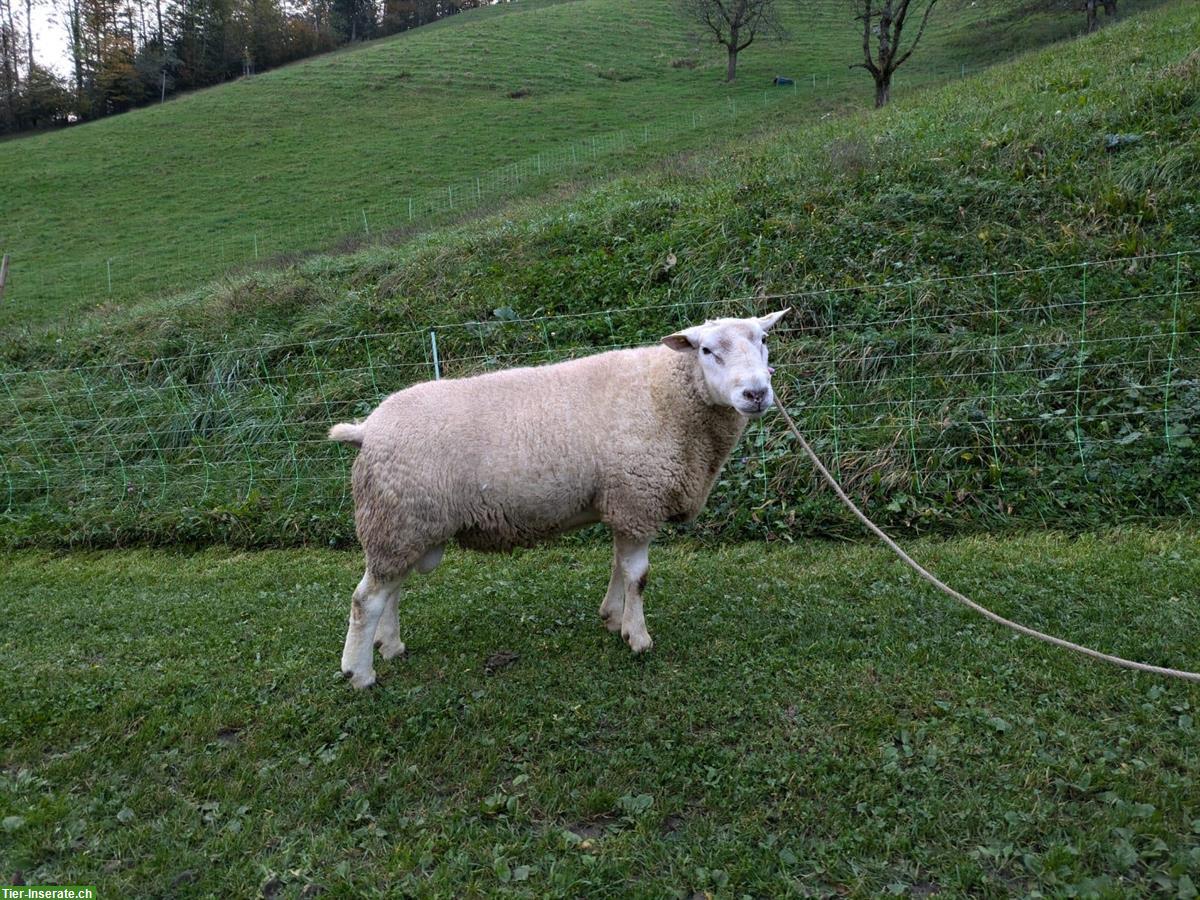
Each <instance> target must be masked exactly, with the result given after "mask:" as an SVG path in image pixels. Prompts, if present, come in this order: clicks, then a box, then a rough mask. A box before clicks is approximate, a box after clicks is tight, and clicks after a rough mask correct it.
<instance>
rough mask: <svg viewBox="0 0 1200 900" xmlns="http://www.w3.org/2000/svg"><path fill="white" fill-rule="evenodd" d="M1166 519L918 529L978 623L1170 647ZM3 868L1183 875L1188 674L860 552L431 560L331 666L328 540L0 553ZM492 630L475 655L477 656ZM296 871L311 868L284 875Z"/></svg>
mask: <svg viewBox="0 0 1200 900" xmlns="http://www.w3.org/2000/svg"><path fill="white" fill-rule="evenodd" d="M1198 540H1200V532H1197V531H1196V530H1195V529H1194V527H1191V526H1189V527H1186V528H1179V529H1165V530H1148V529H1125V530H1119V531H1109V532H1103V533H1097V534H1091V535H1085V536H1082V537H1077V538H1076V537H1064V536H1062V535H1059V534H1054V533H1044V534H1040V535H1035V536H1021V537H1007V538H1001V539H997V538H991V537H981V538H973V539H957V540H952V541H946V542H939V541H932V540H923V541H920V542H917V543H915V544H914V545H913V547H912V549H913V552H914V553H915V555H916V556H917V557H918V558H919V559H921V560H923V561H926V562H928V564H929V565H930V566H931V567H932V568H933V569H934V570H936V571H937V572H939V573H940V574H941V575H942V576H943V577H945V578H946V579H947V580H948V581H949V582H950V583H951V584H953V585H955V586H957V587H959V588H961V589H962V590H964V591H966V592H967V593H969V594H971V595H974V596H975V597H976V598H977V599H979V600H981V601H983V602H985V603H987V604H990V605H994V606H995V608H996V609H997V610H998V611H1000V612H1002V613H1004V614H1007V615H1011V616H1014V617H1015V618H1017V619H1019V620H1022V621H1024V622H1027V623H1030V624H1033V625H1035V626H1037V627H1042V628H1046V629H1048V630H1050V631H1051V632H1055V633H1058V634H1063V635H1066V636H1069V637H1072V638H1074V639H1077V640H1080V641H1082V642H1084V643H1086V644H1089V645H1093V646H1097V647H1100V648H1103V649H1106V650H1109V651H1113V652H1116V653H1120V654H1123V655H1127V656H1132V657H1136V658H1138V659H1142V660H1146V661H1150V662H1155V663H1160V664H1166V665H1171V666H1177V667H1184V668H1191V669H1196V668H1197V667H1198V666H1200V657H1198V656H1197V653H1196V640H1195V636H1196V634H1197V633H1200V595H1198V594H1197V589H1196V586H1197V584H1200V558H1198V557H1197V555H1196V553H1195V548H1196V546H1197V541H1198ZM2 564H3V566H4V569H5V573H6V576H5V579H4V584H3V587H0V597H2V600H0V605H2V606H3V608H4V609H5V621H6V624H5V629H4V634H3V637H2V638H0V647H2V649H3V655H4V660H5V665H4V667H3V670H2V674H0V686H2V689H0V748H2V749H0V815H2V817H3V819H4V828H3V830H0V880H5V881H8V882H11V881H13V880H14V878H15V873H18V872H19V873H20V874H21V877H23V878H24V879H25V881H27V882H30V883H54V882H58V883H87V884H96V885H98V886H99V887H100V889H101V896H102V897H117V896H172V897H182V896H207V895H213V894H220V893H223V892H228V891H232V893H234V894H237V895H240V896H248V895H253V894H254V893H255V892H256V891H258V890H259V889H261V890H262V891H263V892H264V893H266V894H268V895H269V894H270V893H271V892H272V891H273V890H275V889H277V888H280V887H281V888H282V893H281V894H280V896H310V895H311V893H309V894H304V893H302V891H304V889H305V888H306V887H307V886H308V885H320V886H321V887H323V888H324V890H325V891H326V894H325V895H326V896H364V895H368V896H370V895H388V896H395V895H397V894H417V895H423V896H458V897H462V896H484V895H489V896H490V895H495V894H500V893H509V894H513V895H517V896H571V897H574V896H617V895H622V896H628V895H633V896H645V897H652V896H653V897H663V896H680V897H686V896H690V895H691V894H692V892H694V891H710V892H712V893H713V894H714V896H717V897H738V896H746V895H750V896H785V895H786V896H828V895H831V894H834V893H837V894H848V895H850V896H861V897H866V896H879V895H881V894H884V893H896V894H906V895H910V896H927V895H929V894H931V893H933V892H935V891H938V892H940V895H941V896H945V897H957V896H966V895H971V896H1008V895H1012V894H1021V895H1030V894H1032V892H1035V891H1040V892H1041V893H1042V895H1044V896H1084V897H1118V896H1148V895H1151V894H1155V895H1162V896H1171V897H1176V896H1178V897H1188V896H1193V895H1194V894H1193V893H1192V892H1193V891H1194V887H1195V885H1196V884H1198V883H1200V802H1198V798H1200V740H1198V738H1200V733H1198V730H1197V715H1196V713H1197V703H1200V692H1198V691H1197V689H1196V688H1195V687H1194V686H1187V685H1185V684H1183V683H1181V682H1171V681H1166V680H1161V679H1157V678H1152V677H1145V676H1138V675H1134V674H1131V673H1128V672H1125V671H1121V670H1117V669H1113V668H1110V667H1106V666H1101V665H1098V664H1096V663H1092V662H1088V661H1085V660H1083V659H1082V658H1080V657H1076V656H1072V655H1069V654H1066V653H1064V652H1062V651H1060V650H1056V649H1053V648H1049V647H1046V646H1044V645H1040V644H1036V643H1032V642H1029V641H1027V640H1025V639H1021V638H1017V637H1015V636H1013V635H1011V634H1010V633H1008V632H1006V631H1003V630H999V629H997V628H996V627H994V626H992V625H990V624H988V623H986V622H984V621H983V620H981V619H979V618H977V617H974V616H973V615H971V614H970V613H968V612H966V611H964V610H962V609H960V608H958V607H956V606H955V605H954V604H952V603H951V602H950V601H949V600H947V599H946V598H944V597H941V596H940V595H936V594H934V593H933V592H932V591H931V590H930V589H928V588H927V587H926V586H924V585H923V583H921V582H919V581H918V580H917V579H916V578H915V576H913V575H912V574H911V573H909V572H908V571H907V570H905V569H903V568H902V567H901V566H900V565H899V564H898V563H897V562H895V561H894V560H893V558H892V557H891V556H890V555H888V554H887V552H886V551H885V550H883V549H882V548H879V547H878V546H876V545H869V544H866V543H859V544H845V545H834V544H829V543H805V544H802V545H800V546H796V547H779V546H775V547H766V546H763V545H753V544H745V545H725V546H720V547H706V546H703V545H701V544H697V543H692V542H684V543H673V544H668V545H664V546H661V547H658V548H656V549H655V550H654V551H653V560H652V564H653V574H652V577H651V586H650V589H649V593H648V603H647V610H648V615H649V621H648V624H649V628H650V631H651V633H652V634H653V635H654V637H655V642H656V643H655V648H654V650H653V651H652V652H651V653H650V654H649V655H647V656H646V657H644V658H634V657H632V656H631V655H630V653H629V652H628V650H627V648H625V646H624V645H623V644H622V643H621V642H620V641H619V639H618V638H616V637H614V636H613V635H610V634H608V633H607V632H606V631H604V629H603V628H602V627H601V625H600V623H599V621H598V618H597V615H596V607H597V606H598V604H599V600H600V596H601V594H602V593H603V589H604V585H605V583H606V579H607V568H606V567H607V564H608V551H607V549H606V548H601V547H596V546H590V547H582V548H581V547H569V546H560V547H558V548H552V549H546V550H539V551H536V552H524V553H520V554H518V555H517V556H515V557H513V558H496V557H482V556H473V555H467V554H463V553H459V552H454V551H452V552H451V553H450V554H449V555H448V557H447V559H446V561H445V563H444V564H443V566H442V567H441V568H440V569H439V570H437V571H436V572H435V573H434V574H433V575H432V576H429V577H428V578H421V579H417V580H415V581H413V582H412V583H411V584H410V589H409V591H408V593H407V594H406V599H405V600H404V601H403V603H402V606H401V608H402V612H401V622H402V634H403V636H404V638H405V639H406V640H407V642H408V645H409V648H410V650H409V655H408V656H407V657H406V658H404V659H401V660H396V661H393V662H390V663H382V664H380V666H379V674H380V682H379V683H378V684H377V685H376V687H375V688H373V689H372V690H370V691H369V692H366V693H354V692H352V691H351V689H350V688H349V687H348V686H347V685H346V684H345V683H344V682H343V681H342V680H341V678H340V676H339V674H338V671H337V669H338V655H339V652H340V644H341V639H342V636H343V631H344V627H345V616H346V610H347V597H348V594H349V592H350V590H351V588H352V586H353V584H354V583H355V581H356V579H357V577H358V574H359V557H358V555H357V554H352V553H336V552H329V551H307V552H298V551H270V552H264V553H235V552H231V551H229V550H210V551H206V552H203V553H199V554H195V555H185V554H178V553H167V552H155V551H132V552H113V553H106V554H71V555H51V554H48V553H41V552H20V553H13V554H6V555H4V557H3V562H2ZM500 651H508V652H511V653H516V654H518V659H517V660H516V662H515V663H513V664H512V665H510V666H508V667H505V668H501V669H500V670H499V671H496V672H494V673H493V674H487V673H486V672H485V665H486V663H487V661H488V660H489V658H491V657H492V655H493V654H496V653H498V652H500ZM309 890H310V892H311V890H312V889H311V888H310V889H309Z"/></svg>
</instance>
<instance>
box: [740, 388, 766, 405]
mask: <svg viewBox="0 0 1200 900" xmlns="http://www.w3.org/2000/svg"><path fill="white" fill-rule="evenodd" d="M742 396H743V397H745V398H746V399H747V400H749V401H750V402H751V403H762V402H763V401H764V400H765V399H767V389H766V388H759V389H758V390H756V391H752V390H750V389H749V388H747V389H746V390H744V391H742Z"/></svg>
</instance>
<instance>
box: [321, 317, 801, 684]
mask: <svg viewBox="0 0 1200 900" xmlns="http://www.w3.org/2000/svg"><path fill="white" fill-rule="evenodd" d="M787 312H788V310H787V309H784V310H781V311H779V312H775V313H771V314H770V315H767V316H762V317H756V318H744V319H735V318H726V319H715V320H709V321H707V322H705V323H704V324H703V325H697V326H694V327H692V328H687V329H684V330H682V331H678V332H676V333H674V334H670V335H667V336H666V337H664V338H663V339H662V340H661V342H660V343H659V344H656V345H650V346H646V347H639V348H636V349H630V350H615V351H611V352H608V353H600V354H597V355H594V356H587V357H583V358H581V359H575V360H571V361H568V362H561V363H556V364H552V365H545V366H538V367H532V368H518V369H507V370H503V371H498V372H491V373H487V374H483V375H476V376H473V377H470V378H462V379H444V380H440V381H430V382H424V383H421V384H417V385H414V386H412V387H409V388H406V389H405V390H402V391H399V392H397V393H394V394H392V395H391V396H389V397H387V398H386V399H385V400H384V401H383V402H382V403H380V404H379V406H378V407H376V409H375V410H374V411H373V412H372V413H371V414H370V415H369V416H368V417H367V418H366V419H365V420H364V421H362V422H361V423H358V424H351V423H346V422H343V423H340V424H337V425H334V426H333V427H332V428H331V429H330V431H329V437H330V439H331V440H334V441H340V442H342V443H344V444H348V445H352V446H354V447H357V448H359V452H358V455H357V457H356V458H355V461H354V466H353V472H352V481H353V492H354V505H355V527H356V530H357V533H358V538H359V542H360V543H361V545H362V548H363V550H364V552H365V555H366V571H365V572H364V574H363V576H362V580H361V581H360V582H359V584H358V587H357V588H356V589H355V591H354V594H353V597H352V600H351V604H350V620H349V627H348V629H347V632H346V642H345V645H344V647H343V650H342V664H341V665H342V673H343V675H344V676H345V677H346V678H348V679H350V681H351V684H352V685H353V686H354V687H355V688H360V689H361V688H366V687H369V686H370V685H372V684H374V682H375V671H374V659H373V658H374V653H373V650H372V646H374V647H376V648H378V649H379V651H380V655H381V656H382V657H383V658H384V659H391V658H393V657H395V656H397V655H399V654H401V653H403V652H404V649H405V648H404V643H403V642H402V641H401V640H400V638H399V633H398V631H399V623H398V617H397V602H398V597H399V591H400V586H401V583H402V582H403V580H404V578H405V577H406V576H407V575H408V574H409V573H410V572H411V571H412V570H414V569H415V570H416V571H417V572H418V573H422V574H425V573H428V572H431V571H432V570H433V569H434V568H435V567H436V566H437V565H438V563H439V562H440V561H441V559H442V551H443V548H444V547H445V545H446V543H447V542H448V541H449V540H451V539H454V540H455V541H457V542H458V544H459V545H461V546H463V547H465V548H468V549H473V550H481V551H492V552H505V551H511V550H513V549H514V548H517V547H528V546H532V545H535V544H538V543H541V542H543V541H547V540H550V539H552V538H554V537H556V536H559V535H561V534H564V533H566V532H568V531H572V530H574V529H577V528H582V527H584V526H587V525H591V524H594V523H597V522H602V523H604V524H606V525H607V526H608V527H609V528H610V529H611V531H612V536H613V563H612V573H611V576H610V578H609V582H608V590H607V591H606V592H605V595H604V600H603V602H602V603H601V604H600V618H601V619H602V620H603V622H604V624H605V626H606V627H607V628H608V630H609V631H612V632H617V631H619V632H620V633H621V637H622V638H623V639H624V640H625V641H626V643H628V645H629V647H630V649H631V650H632V651H633V652H634V653H635V654H637V653H644V652H645V651H647V650H649V649H650V648H651V647H652V646H653V641H652V640H651V638H650V635H649V633H648V632H647V631H646V622H645V616H644V613H643V608H642V596H643V593H644V592H645V589H646V580H647V577H648V574H649V547H650V541H651V539H652V538H653V537H654V535H655V534H656V532H657V531H658V530H659V528H660V527H661V526H662V525H663V523H665V522H687V521H690V520H692V519H694V518H695V517H696V516H697V515H698V514H699V513H700V511H701V510H702V509H703V508H704V505H705V503H706V502H707V500H708V495H709V492H710V491H711V490H712V486H713V483H714V482H715V481H716V478H717V474H718V473H719V472H720V470H721V467H722V466H723V465H724V464H725V461H726V460H727V459H728V458H729V454H730V452H731V451H732V450H733V447H734V445H735V444H736V443H737V441H738V439H739V438H740V437H741V434H742V432H743V430H744V429H745V427H746V424H747V422H748V421H749V420H750V419H751V418H757V417H759V416H761V415H762V414H763V413H765V412H766V411H767V410H768V409H769V408H770V407H771V406H772V404H773V403H774V399H775V398H774V394H773V392H772V388H771V377H770V376H771V373H772V372H773V370H772V369H771V368H770V367H769V366H768V365H767V356H768V354H767V346H766V334H767V332H768V331H769V330H770V329H771V328H772V326H774V325H775V323H776V322H778V321H779V320H780V318H782V317H783V315H784V314H785V313H787Z"/></svg>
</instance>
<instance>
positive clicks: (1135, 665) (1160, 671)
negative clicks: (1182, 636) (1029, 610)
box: [778, 403, 1200, 682]
mask: <svg viewBox="0 0 1200 900" xmlns="http://www.w3.org/2000/svg"><path fill="white" fill-rule="evenodd" d="M778 406H779V412H780V414H781V415H782V416H783V420H784V421H785V422H787V424H788V428H790V429H792V434H794V435H795V436H796V440H798V441H799V442H800V446H801V447H803V448H804V452H805V453H807V454H808V458H809V459H811V460H812V464H813V465H814V466H816V467H817V471H818V472H820V473H821V477H822V478H824V479H825V481H826V482H827V483H828V484H829V486H830V487H831V488H833V492H834V493H835V494H837V495H838V499H840V500H841V501H842V502H843V503H845V504H846V506H847V508H849V510H850V511H851V512H852V513H854V515H855V516H856V517H857V518H858V521H860V522H862V523H863V525H865V526H866V527H867V529H868V530H869V531H870V532H871V533H872V534H874V535H875V536H876V537H877V538H879V539H880V540H881V541H883V542H884V543H885V544H887V545H888V547H889V548H890V549H891V551H892V552H893V553H895V554H896V555H897V556H898V557H900V559H902V560H903V561H904V562H905V563H907V564H908V565H909V566H910V567H911V568H912V570H913V571H914V572H916V573H917V574H918V575H920V576H921V577H922V578H924V579H925V580H926V581H928V582H929V583H930V584H932V585H933V586H934V587H936V588H937V589H938V590H939V591H941V592H942V593H943V594H947V595H949V596H950V597H953V598H954V599H955V600H957V601H958V602H959V603H961V604H962V605H963V606H966V607H967V608H968V609H973V610H975V612H977V613H979V614H980V615H981V616H983V617H984V618H986V619H991V620H992V621H993V622H996V623H998V624H1000V625H1003V626H1004V627H1006V628H1011V629H1012V630H1013V631H1016V632H1018V633H1020V634H1024V635H1027V636H1029V637H1031V638H1036V639H1037V640H1039V641H1045V642H1046V643H1047V644H1054V646H1056V647H1065V648H1066V649H1068V650H1074V651H1075V652H1076V653H1082V654H1083V655H1084V656H1090V657H1091V658H1092V659H1099V660H1103V661H1104V662H1107V663H1112V664H1113V665H1114V666H1122V667H1124V668H1126V669H1136V670H1137V671H1139V672H1153V673H1155V674H1156V675H1168V676H1170V677H1171V678H1182V679H1184V680H1185V681H1195V682H1200V672H1184V671H1182V670H1180V669H1168V668H1166V667H1164V666H1152V665H1149V664H1147V663H1140V662H1134V661H1133V660H1130V659H1122V658H1121V657H1119V656H1112V655H1110V654H1108V653H1101V652H1100V651H1099V650H1093V649H1091V648H1090V647H1083V646H1081V645H1079V644H1073V643H1071V642H1070V641H1064V640H1063V639H1062V638H1056V637H1054V636H1053V635H1049V634H1045V633H1043V632H1041V631H1038V630H1037V629H1034V628H1030V627H1028V626H1026V625H1021V624H1020V623H1018V622H1013V621H1012V620H1011V619H1006V618H1004V617H1003V616H998V615H996V613H994V612H992V611H991V610H990V609H987V608H985V607H982V606H980V605H979V604H978V603H976V602H975V601H974V600H972V599H971V598H970V597H967V596H965V595H964V594H960V593H959V592H958V591H956V590H954V588H952V587H950V586H948V585H947V584H945V583H944V582H943V581H941V579H939V578H938V577H937V576H936V575H934V574H933V573H932V572H930V571H928V570H927V569H926V568H925V567H924V566H922V565H921V564H920V563H918V562H917V561H916V560H914V559H913V558H912V557H911V556H909V555H908V554H907V553H905V552H904V551H903V550H902V549H900V546H899V545H898V544H897V543H896V542H895V541H893V540H892V539H891V538H890V537H888V536H887V535H886V534H884V532H883V530H882V529H881V528H880V527H879V526H878V525H876V524H875V523H874V522H872V521H871V520H870V519H868V518H867V517H866V514H865V513H863V511H862V510H861V509H859V508H858V507H857V506H855V504H854V501H853V500H851V499H850V498H849V497H848V496H847V495H846V492H845V491H843V490H842V488H841V486H840V485H839V484H838V483H837V481H836V479H834V477H833V476H832V475H830V474H829V470H828V469H826V468H825V466H824V465H823V464H822V463H821V460H820V459H819V458H818V457H817V454H816V453H814V452H813V448H812V447H810V446H809V444H808V441H806V440H805V439H804V435H802V434H801V433H800V429H798V428H797V427H796V423H795V422H793V421H792V417H791V416H789V415H788V411H787V410H786V409H784V408H783V404H782V403H780V404H779V405H778Z"/></svg>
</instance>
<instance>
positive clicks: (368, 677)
mask: <svg viewBox="0 0 1200 900" xmlns="http://www.w3.org/2000/svg"><path fill="white" fill-rule="evenodd" d="M342 677H343V678H345V679H348V680H349V682H350V685H351V687H353V688H354V689H355V690H359V691H361V690H365V689H366V688H369V687H370V686H371V685H373V684H374V683H375V673H374V672H373V671H371V672H367V673H366V674H365V675H359V674H358V673H357V672H350V671H347V670H346V669H342Z"/></svg>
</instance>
